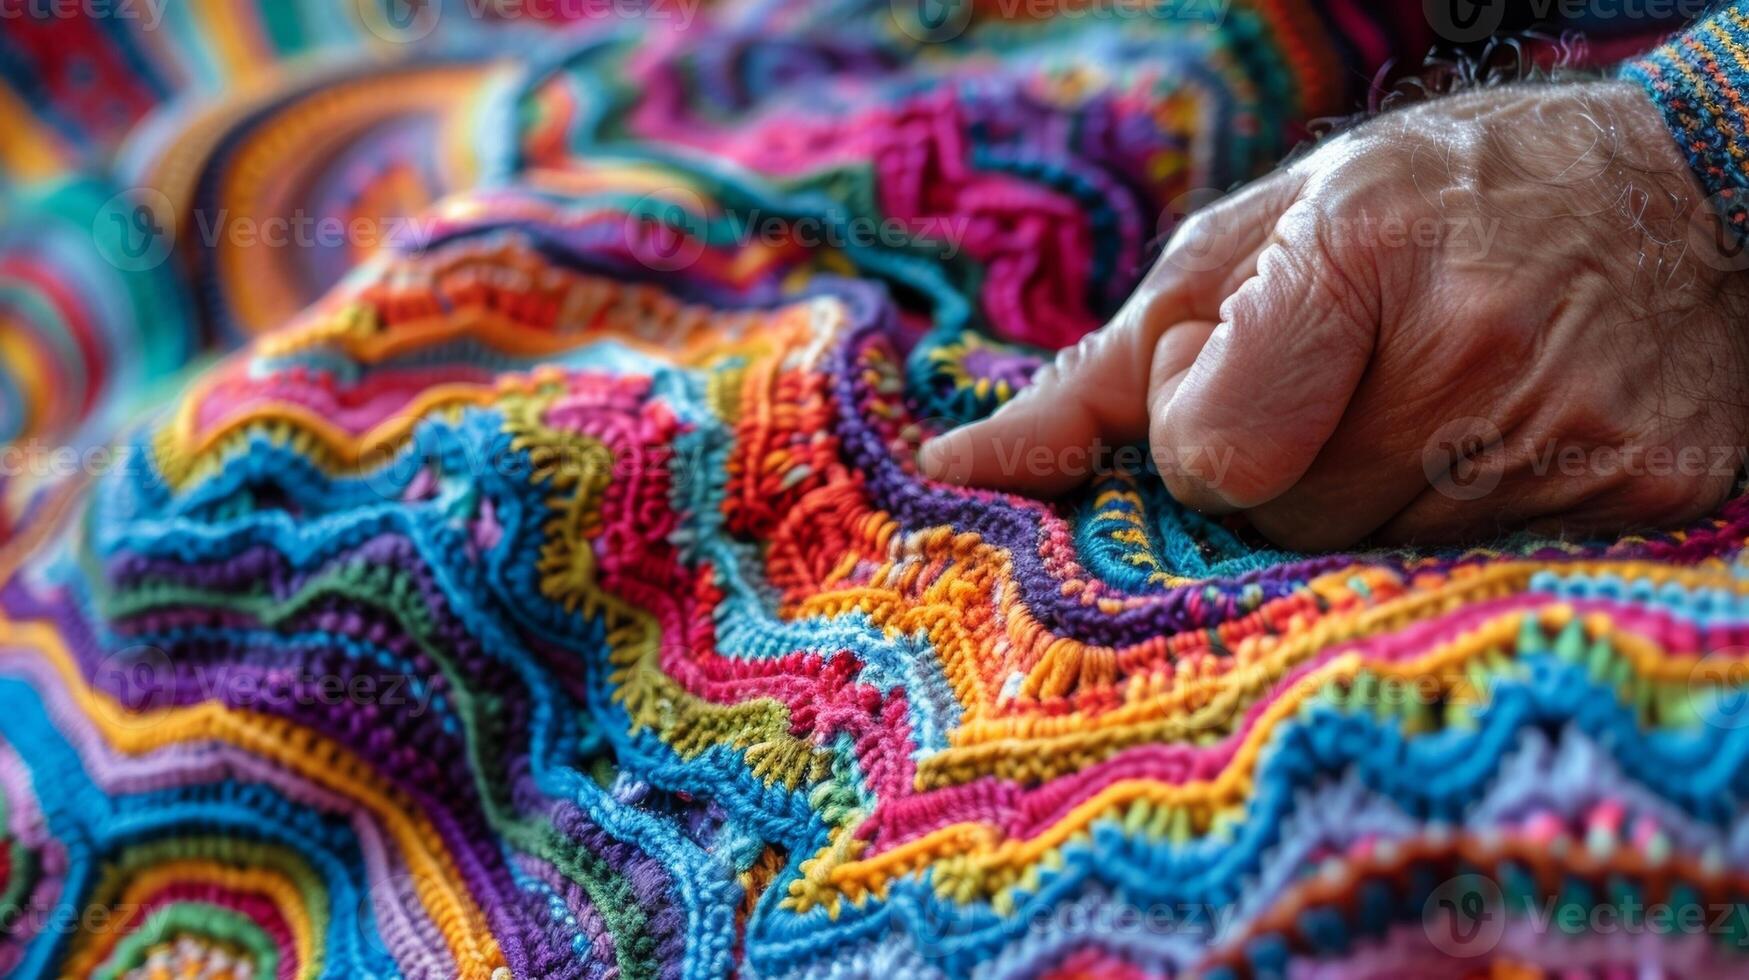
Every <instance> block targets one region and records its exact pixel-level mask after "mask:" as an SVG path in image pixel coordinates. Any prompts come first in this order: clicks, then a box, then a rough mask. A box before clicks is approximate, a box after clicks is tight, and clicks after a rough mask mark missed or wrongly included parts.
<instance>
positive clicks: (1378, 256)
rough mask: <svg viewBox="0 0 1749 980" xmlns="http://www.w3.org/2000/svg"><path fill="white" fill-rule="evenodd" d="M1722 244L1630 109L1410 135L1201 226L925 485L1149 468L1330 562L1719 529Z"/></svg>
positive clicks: (1204, 506)
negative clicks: (1353, 553) (1140, 451)
mask: <svg viewBox="0 0 1749 980" xmlns="http://www.w3.org/2000/svg"><path fill="white" fill-rule="evenodd" d="M1718 220H1719V219H1717V218H1716V217H1714V216H1713V211H1712V209H1711V206H1710V204H1709V203H1708V202H1706V201H1704V200H1703V192H1702V190H1701V187H1700V185H1699V183H1698V182H1697V181H1696V180H1695V178H1694V176H1693V175H1692V174H1691V173H1690V171H1689V169H1688V167H1687V164H1686V162H1685V161H1684V159H1683V158H1682V155H1681V154H1680V152H1679V151H1678V149H1677V147H1676V145H1675V144H1674V142H1673V141H1672V139H1671V137H1670V134H1669V131H1668V130H1667V129H1666V128H1665V125H1664V122H1663V120H1662V118H1661V117H1660V115H1659V113H1658V111H1657V109H1656V108H1655V107H1654V106H1653V105H1652V104H1651V102H1650V101H1649V100H1648V99H1647V98H1646V97H1645V96H1644V95H1643V94H1642V93H1641V92H1640V90H1639V89H1637V88H1635V87H1634V86H1632V85H1630V84H1628V83H1624V82H1589V83H1583V84H1547V85H1522V86H1511V87H1505V88H1498V89H1491V90H1487V91H1481V92H1474V93H1467V94H1462V95H1455V96H1448V97H1445V98H1442V99H1438V100H1434V101H1431V102H1427V103H1423V104H1421V105H1418V106H1415V107H1413V108H1410V109H1405V110H1402V111H1398V112H1392V113H1388V114H1386V115H1384V116H1381V117H1380V118H1378V119H1375V120H1372V121H1370V122H1368V123H1367V124H1365V125H1363V126H1360V127H1358V128H1356V129H1354V130H1352V131H1349V132H1347V133H1345V134H1343V135H1341V136H1338V137H1336V138H1334V139H1331V140H1330V141H1329V142H1327V143H1325V144H1324V145H1323V146H1321V147H1320V148H1318V149H1317V150H1316V151H1315V152H1313V153H1310V154H1308V155H1306V156H1305V157H1303V158H1302V159H1300V160H1299V161H1297V162H1295V163H1293V164H1292V165H1290V166H1288V167H1286V168H1285V169H1283V170H1281V171H1279V172H1277V173H1275V174H1273V175H1271V176H1270V177H1267V178H1265V179H1263V180H1260V181H1258V182H1256V183H1254V184H1251V185H1250V186H1248V187H1246V188H1244V189H1243V190H1241V191H1239V192H1238V193H1236V194H1234V195H1232V196H1230V197H1228V198H1226V199H1223V200H1221V201H1219V202H1217V203H1216V204H1214V205H1213V206H1211V207H1209V208H1206V209H1204V210H1202V211H1199V212H1196V213H1195V214H1193V215H1192V216H1191V217H1190V218H1189V219H1188V220H1186V221H1185V222H1183V223H1182V225H1181V226H1180V227H1179V228H1178V229H1177V231H1176V233H1175V234H1174V235H1173V237H1172V239H1171V241H1170V242H1169V243H1168V245H1167V247H1166V249H1165V251H1164V253H1163V254H1162V256H1161V258H1160V260H1159V261H1158V263H1157V264H1156V265H1155V267H1154V268H1153V269H1152V270H1151V271H1150V272H1149V274H1148V276H1147V278H1146V279H1145V281H1144V282H1143V283H1142V284H1141V286H1140V287H1139V288H1138V289H1137V291H1136V293H1135V294H1134V295H1133V296H1132V297H1131V299H1130V300H1129V302H1128V303H1127V304H1126V305H1125V306H1124V307H1123V309H1122V310H1121V311H1120V312H1119V313H1118V315H1117V316H1116V317H1115V318H1114V319H1113V321H1112V322H1111V323H1110V324H1108V325H1106V326H1105V327H1104V328H1103V329H1101V330H1099V331H1097V332H1095V333H1093V334H1090V335H1089V336H1087V337H1086V338H1084V339H1083V340H1082V341H1081V342H1080V343H1079V344H1077V345H1076V346H1075V347H1073V348H1069V349H1066V350H1064V351H1062V352H1061V353H1060V354H1059V355H1058V356H1057V358H1056V361H1055V362H1054V363H1053V364H1051V365H1049V366H1047V367H1046V368H1045V369H1043V370H1042V371H1041V372H1040V374H1039V375H1038V376H1037V377H1036V378H1035V380H1034V382H1033V384H1032V385H1030V386H1029V387H1028V388H1027V389H1026V390H1025V391H1024V392H1022V393H1021V394H1020V395H1018V396H1016V397H1015V398H1014V399H1013V400H1012V401H1011V402H1010V403H1009V404H1007V405H1005V406H1003V408H1002V409H1000V410H999V411H997V412H996V413H995V414H993V415H992V416H991V417H990V418H988V419H985V420H983V421H980V422H977V423H974V424H972V425H969V426H966V427H963V428H960V429H957V430H954V431H952V432H949V433H946V434H944V435H942V436H940V437H938V438H936V439H934V440H932V441H931V442H929V443H928V444H927V445H925V446H924V448H923V452H922V455H921V458H920V463H921V466H922V468H923V470H924V472H925V473H926V474H927V475H929V476H931V477H933V478H935V479H941V480H949V481H953V482H960V483H972V484H976V485H980V486H989V487H994V488H998V489H1006V490H1013V491H1017V492H1025V493H1032V494H1040V495H1051V494H1056V493H1060V492H1062V491H1064V490H1067V489H1069V488H1070V487H1072V486H1074V485H1075V484H1077V483H1079V482H1081V480H1082V479H1084V478H1085V477H1086V476H1087V469H1086V467H1084V466H1074V465H1052V464H1051V463H1050V461H1052V460H1069V459H1074V460H1081V459H1085V458H1086V449H1087V447H1089V446H1094V445H1096V444H1103V445H1108V446H1109V445H1121V444H1124V443H1130V442H1136V441H1139V440H1142V439H1146V440H1147V441H1148V444H1149V449H1150V453H1151V455H1152V456H1153V458H1154V460H1155V463H1156V465H1157V467H1158V468H1159V470H1160V473H1161V475H1162V477H1163V478H1164V479H1165V481H1166V485H1167V487H1168V489H1170V490H1171V492H1172V494H1173V496H1175V497H1176V498H1177V499H1179V500H1180V501H1182V502H1184V503H1185V504H1187V505H1189V506H1191V507H1194V508H1196V509H1198V510H1202V511H1206V512H1210V513H1227V512H1232V511H1242V512H1243V513H1244V514H1245V516H1246V518H1248V519H1249V521H1250V522H1251V524H1252V525H1254V526H1255V527H1256V528H1257V529H1258V530H1259V531H1260V532H1261V533H1262V534H1264V535H1265V536H1266V537H1268V538H1270V539H1271V540H1273V541H1275V542H1276V543H1278V544H1281V545H1284V546H1287V547H1290V548H1295V549H1299V550H1307V551H1311V550H1323V549H1329V548H1337V547H1344V546H1347V545H1351V544H1354V543H1356V542H1358V541H1362V540H1368V541H1374V542H1379V543H1421V544H1426V543H1437V542H1447V541H1453V540H1458V539H1464V538H1474V537H1478V536H1488V535H1493V534H1496V533H1499V532H1500V531H1503V530H1508V529H1510V528H1513V527H1517V526H1522V525H1530V526H1532V527H1534V528H1537V529H1539V530H1543V531H1546V532H1556V533H1560V532H1566V533H1573V532H1591V531H1616V530H1620V529H1622V528H1625V527H1628V526H1655V525H1660V524H1669V523H1673V522H1679V521H1683V520H1687V519H1691V518H1695V517H1698V516H1701V515H1703V514H1705V513H1707V512H1708V511H1710V510H1711V509H1713V508H1715V507H1717V506H1718V505H1719V504H1720V503H1722V502H1723V501H1724V500H1725V499H1726V497H1727V496H1728V494H1729V493H1730V491H1731V489H1732V487H1733V486H1734V484H1735V480H1736V474H1737V471H1738V469H1739V467H1740V466H1741V464H1742V461H1743V460H1742V452H1741V450H1739V449H1738V448H1737V447H1741V446H1743V445H1744V443H1745V437H1746V434H1749V408H1746V406H1745V402H1746V401H1749V397H1746V396H1749V317H1746V316H1745V315H1744V314H1745V311H1746V310H1749V304H1746V303H1745V300H1746V299H1749V276H1745V275H1744V274H1743V272H1742V271H1741V269H1742V268H1743V267H1744V266H1746V265H1749V263H1745V262H1743V261H1740V260H1737V259H1736V258H1735V257H1734V256H1733V254H1732V253H1731V250H1730V249H1729V248H1727V247H1725V246H1724V243H1725V242H1728V241H1729V239H1728V236H1724V235H1723V234H1722V230H1721V229H1720V227H1719V224H1718ZM1040 447H1043V450H1044V451H1043V452H1040V451H1039V450H1040ZM1041 462H1042V463H1043V465H1041ZM1478 491H1479V492H1478Z"/></svg>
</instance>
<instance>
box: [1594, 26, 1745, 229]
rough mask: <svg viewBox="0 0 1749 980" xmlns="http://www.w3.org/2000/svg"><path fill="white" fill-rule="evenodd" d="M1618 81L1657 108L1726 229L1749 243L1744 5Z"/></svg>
mask: <svg viewBox="0 0 1749 980" xmlns="http://www.w3.org/2000/svg"><path fill="white" fill-rule="evenodd" d="M1621 77H1622V78H1624V79H1627V80H1629V81H1633V82H1637V83H1639V84H1640V85H1641V86H1642V87H1643V88H1644V89H1645V90H1646V92H1647V94H1649V95H1650V96H1651V97H1652V101H1653V102H1655V103H1657V105H1658V108H1659V109H1660V110H1661V111H1662V112H1663V113H1664V120H1665V122H1666V123H1667V124H1668V125H1669V126H1670V132H1671V134H1672V135H1673V136H1675V138H1676V142H1677V145H1679V146H1680V147H1681V148H1682V152H1683V153H1684V154H1685V155H1687V157H1688V164H1689V166H1690V167H1692V168H1693V169H1694V173H1695V175H1696V176H1697V177H1699V178H1700V182H1701V184H1702V185H1703V186H1704V187H1705V188H1706V192H1707V195H1708V196H1709V198H1710V199H1711V200H1712V202H1713V203H1714V205H1716V206H1717V207H1718V208H1719V210H1720V212H1721V213H1722V214H1723V215H1724V217H1725V222H1726V225H1727V227H1729V228H1731V229H1732V230H1733V231H1734V232H1735V233H1736V234H1737V236H1738V237H1739V238H1740V239H1749V207H1746V205H1749V107H1746V105H1745V100H1749V0H1735V2H1732V3H1727V4H1721V5H1719V7H1718V8H1717V9H1715V10H1713V11H1712V12H1711V13H1710V14H1709V15H1708V16H1707V17H1705V18H1703V19H1702V20H1700V21H1697V22H1696V23H1695V24H1694V25H1692V26H1691V27H1690V28H1689V29H1688V30H1687V31H1686V32H1685V33H1682V34H1679V35H1677V36H1675V37H1673V38H1671V39H1670V40H1669V41H1668V42H1666V43H1665V44H1664V45H1663V46H1662V47H1660V48H1658V49H1657V50H1655V51H1653V52H1651V53H1650V54H1648V55H1646V56H1645V57H1642V58H1638V59H1635V60H1633V61H1630V62H1628V63H1627V64H1625V65H1623V66H1622V69H1621Z"/></svg>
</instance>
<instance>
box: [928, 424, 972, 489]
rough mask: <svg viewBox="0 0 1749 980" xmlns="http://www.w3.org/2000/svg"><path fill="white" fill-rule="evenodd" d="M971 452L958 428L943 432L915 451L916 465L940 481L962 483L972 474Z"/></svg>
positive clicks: (933, 478)
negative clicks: (968, 450)
mask: <svg viewBox="0 0 1749 980" xmlns="http://www.w3.org/2000/svg"><path fill="white" fill-rule="evenodd" d="M971 463H972V460H971V454H970V453H968V452H966V445H965V439H964V438H963V437H961V436H960V435H959V432H958V430H955V431H953V432H944V433H942V434H941V435H938V436H936V437H934V438H932V439H930V440H928V441H926V442H925V443H923V445H922V447H921V448H920V449H918V451H917V466H918V468H919V469H921V470H922V471H923V475H924V476H926V477H928V478H929V479H931V480H936V481H939V482H942V483H957V484H964V483H965V482H966V481H967V480H968V479H970V478H971V475H972V465H971Z"/></svg>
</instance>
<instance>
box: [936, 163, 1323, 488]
mask: <svg viewBox="0 0 1749 980" xmlns="http://www.w3.org/2000/svg"><path fill="white" fill-rule="evenodd" d="M1299 180H1300V178H1297V177H1290V176H1289V175H1287V174H1277V175H1274V176H1272V177H1269V178H1266V179H1264V180H1262V181H1259V182H1257V183H1256V184H1253V185H1251V186H1250V187H1247V188H1246V189H1245V190H1242V191H1240V192H1239V193H1237V194H1235V195H1234V196H1233V197H1231V198H1228V199H1226V200H1223V201H1219V202H1217V203H1215V204H1214V205H1211V206H1210V207H1209V208H1206V209H1204V210H1203V211H1199V212H1197V213H1196V214H1195V215H1193V216H1192V217H1191V218H1190V219H1189V220H1187V221H1186V222H1185V223H1184V224H1183V225H1182V226H1181V227H1180V229H1179V231H1178V232H1177V233H1176V234H1174V236H1173V239H1172V241H1171V242H1170V243H1168V245H1167V248H1166V251H1165V253H1164V254H1162V255H1161V257H1160V260H1159V261H1158V262H1156V263H1155V265H1154V268H1153V269H1152V270H1151V271H1150V272H1149V274H1148V277H1147V279H1146V280H1145V281H1144V282H1143V284H1142V286H1141V287H1140V288H1139V289H1138V290H1137V291H1136V293H1135V294H1134V295H1133V296H1131V297H1130V300H1129V301H1128V302H1126V303H1125V304H1124V306H1123V308H1122V309H1121V310H1119V311H1118V314H1117V316H1116V317H1115V318H1114V319H1113V320H1112V322H1111V323H1109V324H1107V325H1106V326H1105V327H1103V328H1101V329H1100V330H1097V331H1095V332H1093V333H1091V334H1089V335H1087V336H1086V337H1084V338H1082V339H1081V341H1080V342H1079V343H1077V344H1076V345H1075V346H1073V347H1070V348H1067V349H1065V350H1063V351H1061V352H1059V353H1058V355H1057V357H1056V360H1055V361H1054V362H1053V363H1051V364H1050V365H1048V366H1047V367H1045V368H1044V369H1043V370H1041V371H1040V372H1039V373H1038V375H1037V376H1035V377H1034V379H1033V381H1032V383H1031V384H1030V385H1028V386H1027V388H1026V389H1025V390H1023V391H1022V392H1021V393H1020V394H1019V395H1017V396H1016V397H1015V398H1014V399H1013V400H1011V401H1010V402H1008V404H1006V405H1004V406H1003V407H1002V408H1001V409H999V410H997V411H996V413H995V414H993V415H991V416H990V417H989V418H987V419H983V420H981V421H979V422H974V423H972V424H971V425H967V426H964V427H962V428H959V429H955V430H953V431H951V432H948V433H946V434H944V435H942V436H939V437H937V438H935V439H932V440H930V441H929V442H928V443H926V444H925V445H924V446H923V450H922V453H921V454H920V456H919V460H918V462H919V464H920V465H921V467H922V469H923V472H924V474H925V475H926V476H928V477H930V478H931V479H936V480H946V481H949V482H955V483H970V484H974V485H978V486H986V487H993V488H997V489H1004V490H1014V491H1020V492H1024V493H1031V494H1038V495H1043V496H1049V495H1053V494H1057V493H1061V492H1063V491H1065V490H1068V489H1070V488H1071V487H1073V486H1075V485H1076V484H1078V483H1080V482H1081V481H1082V479H1084V478H1085V477H1086V475H1087V474H1086V468H1085V467H1084V466H1082V467H1075V466H1067V465H1062V464H1063V461H1064V460H1066V459H1069V458H1070V457H1073V458H1075V459H1085V458H1086V457H1085V453H1083V452H1074V453H1071V452H1066V451H1068V450H1075V451H1081V450H1086V449H1088V448H1090V447H1093V446H1095V445H1096V444H1099V443H1102V442H1103V443H1106V444H1121V443H1126V442H1134V441H1136V440H1139V439H1141V438H1143V437H1144V436H1145V435H1146V434H1147V431H1148V414H1149V407H1150V401H1149V393H1150V391H1151V390H1152V389H1153V388H1154V387H1156V386H1155V385H1154V384H1153V383H1152V382H1153V381H1154V380H1155V379H1161V380H1162V381H1164V380H1166V379H1171V380H1172V384H1173V388H1174V389H1175V388H1176V384H1177V381H1178V380H1179V377H1178V376H1179V375H1181V374H1182V372H1183V370H1184V369H1185V368H1186V367H1188V365H1189V364H1190V363H1191V361H1192V360H1193V359H1194V357H1195V353H1196V350H1195V348H1198V347H1200V341H1201V338H1202V337H1206V334H1207V331H1206V330H1192V331H1188V332H1182V336H1178V335H1179V334H1180V333H1181V332H1180V331H1177V330H1176V329H1175V328H1176V327H1177V326H1178V325H1179V324H1181V323H1185V322H1186V321H1191V322H1197V321H1201V322H1204V323H1208V322H1212V321H1213V320H1214V319H1215V318H1216V316H1217V314H1218V311H1219V308H1220V304H1221V301H1222V299H1224V298H1225V296H1226V295H1227V293H1228V291H1230V289H1231V288H1232V286H1233V285H1234V284H1235V283H1236V282H1238V281H1241V280H1242V278H1243V276H1244V275H1247V274H1248V273H1249V270H1250V268H1251V267H1252V265H1253V263H1254V262H1255V257H1256V253H1257V250H1258V249H1260V248H1261V247H1262V246H1263V244H1264V242H1265V241H1266V239H1267V235H1268V230H1269V228H1270V227H1271V226H1272V224H1273V222H1274V220H1275V219H1276V218H1277V217H1278V216H1279V215H1280V213H1281V211H1282V210H1283V209H1285V208H1286V207H1287V204H1288V201H1289V200H1290V199H1291V197H1292V195H1293V193H1294V192H1295V191H1297V188H1298V182H1299ZM1169 333H1171V334H1174V335H1175V336H1174V339H1173V342H1172V344H1171V345H1170V352H1169V356H1168V357H1167V359H1166V361H1164V362H1163V363H1161V364H1159V365H1156V355H1155V349H1156V347H1157V346H1158V345H1159V344H1160V342H1161V340H1162V338H1163V337H1165V336H1166V335H1168V334H1169Z"/></svg>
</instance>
